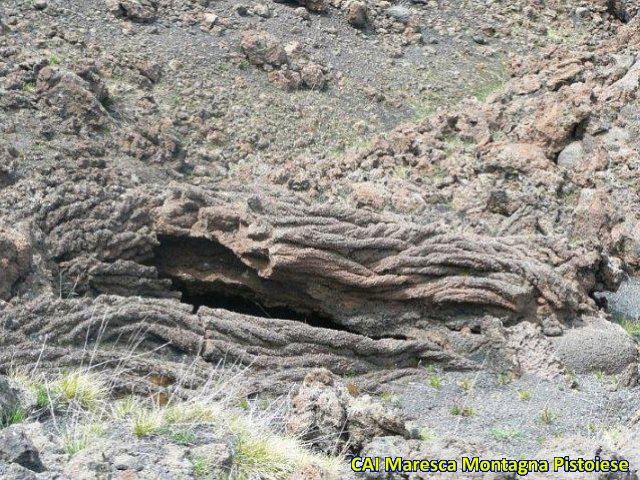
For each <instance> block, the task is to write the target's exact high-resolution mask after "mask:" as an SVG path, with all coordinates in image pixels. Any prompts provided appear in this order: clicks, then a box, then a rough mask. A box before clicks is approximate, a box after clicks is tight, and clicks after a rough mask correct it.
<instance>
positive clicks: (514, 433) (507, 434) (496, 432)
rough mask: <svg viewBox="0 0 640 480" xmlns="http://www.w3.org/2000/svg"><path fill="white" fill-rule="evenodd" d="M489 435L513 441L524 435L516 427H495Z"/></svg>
mask: <svg viewBox="0 0 640 480" xmlns="http://www.w3.org/2000/svg"><path fill="white" fill-rule="evenodd" d="M489 435H491V437H492V438H493V439H495V440H498V441H502V442H504V441H512V440H515V439H518V438H521V437H522V436H523V434H522V432H521V431H520V430H518V429H517V428H515V427H510V426H506V427H495V428H492V429H491V431H490V432H489Z"/></svg>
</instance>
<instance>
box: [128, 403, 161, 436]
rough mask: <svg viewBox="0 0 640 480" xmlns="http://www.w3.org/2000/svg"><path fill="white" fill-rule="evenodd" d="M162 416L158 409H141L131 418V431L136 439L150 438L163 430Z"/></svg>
mask: <svg viewBox="0 0 640 480" xmlns="http://www.w3.org/2000/svg"><path fill="white" fill-rule="evenodd" d="M162 420H163V418H162V414H161V412H160V411H159V410H157V409H152V408H141V409H140V410H138V411H137V412H134V413H133V415H132V418H131V431H132V433H133V434H134V435H135V436H136V437H149V436H151V435H154V434H156V433H158V431H159V430H160V429H161V428H162Z"/></svg>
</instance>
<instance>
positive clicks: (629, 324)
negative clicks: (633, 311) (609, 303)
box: [613, 314, 640, 340]
mask: <svg viewBox="0 0 640 480" xmlns="http://www.w3.org/2000/svg"><path fill="white" fill-rule="evenodd" d="M613 320H614V321H615V322H617V323H618V324H620V326H621V327H622V328H624V329H625V331H626V332H627V333H628V334H629V335H631V336H632V337H633V338H635V339H636V340H638V339H640V319H633V318H629V317H627V316H626V315H622V314H617V315H613Z"/></svg>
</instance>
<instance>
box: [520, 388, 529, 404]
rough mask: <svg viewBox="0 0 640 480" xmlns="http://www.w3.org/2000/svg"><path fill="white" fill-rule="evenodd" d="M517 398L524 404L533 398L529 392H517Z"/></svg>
mask: <svg viewBox="0 0 640 480" xmlns="http://www.w3.org/2000/svg"><path fill="white" fill-rule="evenodd" d="M518 398H519V399H520V400H523V401H525V402H528V401H529V400H531V399H532V398H533V394H532V393H531V391H530V390H518Z"/></svg>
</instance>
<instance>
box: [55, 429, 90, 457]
mask: <svg viewBox="0 0 640 480" xmlns="http://www.w3.org/2000/svg"><path fill="white" fill-rule="evenodd" d="M88 444H89V439H88V438H87V436H86V435H84V434H78V435H77V434H75V433H68V434H63V435H62V450H63V451H64V453H66V454H67V455H75V454H76V453H78V452H79V451H80V450H84V449H85V448H87V445H88Z"/></svg>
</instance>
